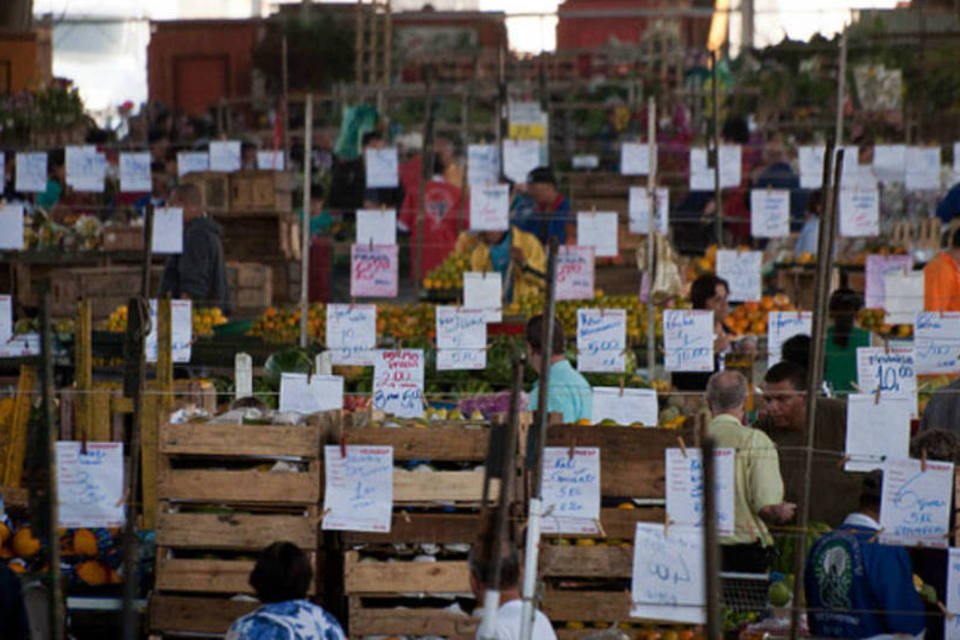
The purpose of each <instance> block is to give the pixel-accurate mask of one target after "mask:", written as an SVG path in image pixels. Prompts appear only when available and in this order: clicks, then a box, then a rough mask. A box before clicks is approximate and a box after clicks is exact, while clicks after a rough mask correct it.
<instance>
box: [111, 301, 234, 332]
mask: <svg viewBox="0 0 960 640" xmlns="http://www.w3.org/2000/svg"><path fill="white" fill-rule="evenodd" d="M226 323H227V317H226V316H225V315H223V311H221V310H220V308H219V307H193V335H194V336H212V335H213V334H214V327H219V326H220V325H222V324H226ZM104 329H106V330H107V331H109V332H110V333H123V332H125V331H126V330H127V305H120V306H119V307H117V308H116V309H114V310H113V312H112V313H111V314H110V317H109V318H107V320H106V322H105V323H104Z"/></svg>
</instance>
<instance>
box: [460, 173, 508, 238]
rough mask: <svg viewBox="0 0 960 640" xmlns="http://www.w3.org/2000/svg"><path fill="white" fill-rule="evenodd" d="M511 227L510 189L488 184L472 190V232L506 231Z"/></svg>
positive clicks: (500, 185) (506, 186)
mask: <svg viewBox="0 0 960 640" xmlns="http://www.w3.org/2000/svg"><path fill="white" fill-rule="evenodd" d="M509 226H510V187H509V186H508V185H505V184H486V185H478V186H474V187H471V189H470V230H471V231H506V230H507V228H508V227H509Z"/></svg>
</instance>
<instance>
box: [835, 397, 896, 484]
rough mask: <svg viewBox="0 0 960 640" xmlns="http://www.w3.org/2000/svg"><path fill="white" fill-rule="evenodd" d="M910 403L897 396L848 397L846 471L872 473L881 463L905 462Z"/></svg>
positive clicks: (845, 449)
mask: <svg viewBox="0 0 960 640" xmlns="http://www.w3.org/2000/svg"><path fill="white" fill-rule="evenodd" d="M912 404H913V403H912V402H911V401H910V399H909V398H906V397H905V396H903V395H899V394H893V393H890V394H886V395H884V394H883V392H881V393H880V397H879V398H878V397H877V395H876V393H851V394H850V395H848V396H847V435H846V444H845V447H844V453H845V454H846V455H847V456H848V458H849V459H848V460H847V462H846V464H845V465H844V467H843V468H844V470H845V471H872V470H873V469H877V468H879V467H881V466H883V461H884V460H890V459H892V458H906V457H907V455H908V454H909V451H910V412H911V410H912Z"/></svg>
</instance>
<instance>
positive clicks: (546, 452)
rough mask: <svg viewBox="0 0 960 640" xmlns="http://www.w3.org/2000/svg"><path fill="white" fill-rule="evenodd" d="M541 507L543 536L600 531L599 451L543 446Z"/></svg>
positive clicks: (585, 448)
mask: <svg viewBox="0 0 960 640" xmlns="http://www.w3.org/2000/svg"><path fill="white" fill-rule="evenodd" d="M543 508H544V513H545V514H546V515H545V516H544V518H543V525H542V526H543V532H544V533H571V534H593V533H599V532H600V528H599V526H598V522H599V521H600V449H598V448H595V447H576V448H573V449H571V448H570V447H544V449H543Z"/></svg>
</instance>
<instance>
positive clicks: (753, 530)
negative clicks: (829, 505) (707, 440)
mask: <svg viewBox="0 0 960 640" xmlns="http://www.w3.org/2000/svg"><path fill="white" fill-rule="evenodd" d="M746 402H747V379H746V378H744V377H743V375H742V374H740V373H739V372H736V371H720V372H718V373H715V374H713V375H712V376H711V377H710V380H709V381H708V382H707V405H708V406H709V407H710V411H711V412H712V413H713V420H712V421H711V422H710V425H709V427H707V433H708V435H709V436H710V437H711V438H713V441H714V445H715V446H716V447H717V448H730V449H735V450H736V461H735V464H734V479H733V486H734V534H733V535H732V536H730V537H726V538H721V540H720V544H721V547H720V549H721V553H720V557H721V570H722V571H734V572H741V573H765V572H766V571H767V568H768V566H769V564H770V559H771V558H770V549H771V546H772V545H773V538H772V537H771V536H770V532H769V531H768V530H767V523H768V522H769V523H771V524H783V523H785V522H789V521H790V520H791V519H793V515H794V512H795V511H796V505H795V504H792V503H790V502H784V500H783V478H782V477H781V476H780V460H779V456H778V455H777V449H776V446H775V445H774V444H773V441H771V440H770V438H769V436H767V434H765V433H764V432H763V431H760V430H759V429H753V428H750V427H747V426H745V425H744V424H743V420H744V417H745V415H746Z"/></svg>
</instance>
